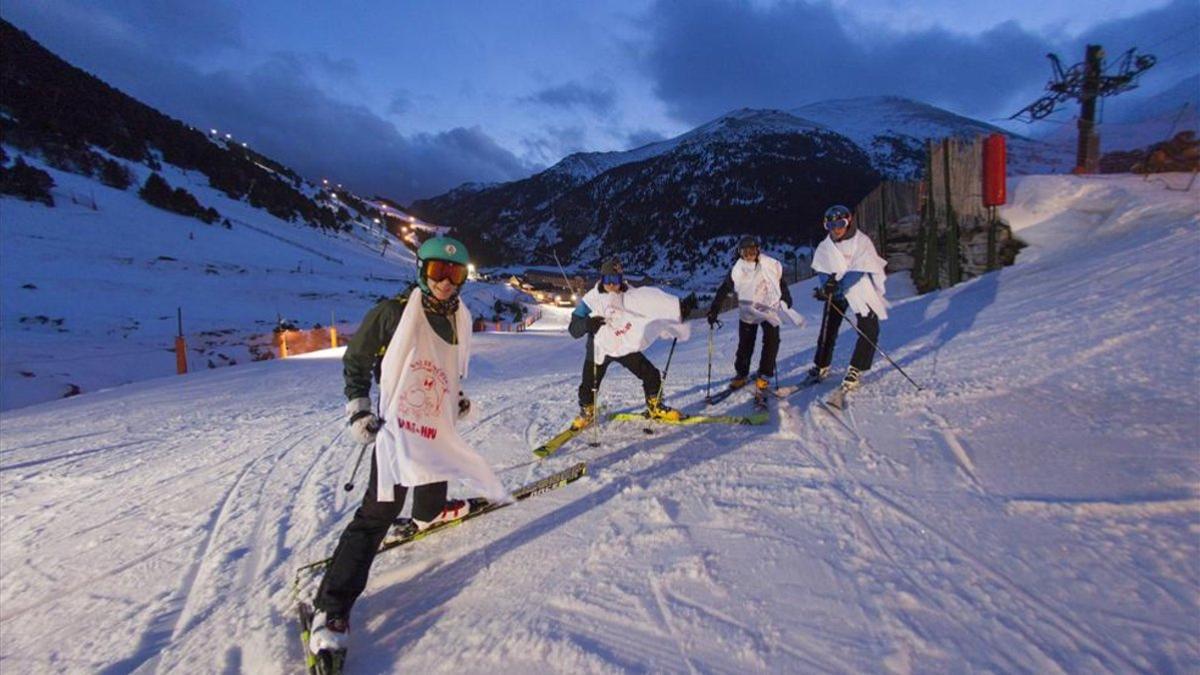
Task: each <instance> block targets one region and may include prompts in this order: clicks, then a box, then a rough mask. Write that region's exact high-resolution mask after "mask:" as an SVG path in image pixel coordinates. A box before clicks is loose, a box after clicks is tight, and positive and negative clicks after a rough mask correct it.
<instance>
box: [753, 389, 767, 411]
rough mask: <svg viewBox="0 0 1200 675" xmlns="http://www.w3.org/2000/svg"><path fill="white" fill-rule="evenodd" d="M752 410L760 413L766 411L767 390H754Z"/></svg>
mask: <svg viewBox="0 0 1200 675" xmlns="http://www.w3.org/2000/svg"><path fill="white" fill-rule="evenodd" d="M754 409H755V410H760V411H761V410H766V409H767V390H765V389H758V390H755V392H754Z"/></svg>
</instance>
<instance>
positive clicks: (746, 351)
mask: <svg viewBox="0 0 1200 675" xmlns="http://www.w3.org/2000/svg"><path fill="white" fill-rule="evenodd" d="M756 337H758V324H756V323H746V322H745V321H739V322H738V346H737V354H736V355H735V356H734V359H733V370H734V373H735V377H736V378H737V379H739V380H744V379H746V378H747V377H748V376H749V375H750V357H752V356H754V339H755V338H756Z"/></svg>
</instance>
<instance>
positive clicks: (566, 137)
mask: <svg viewBox="0 0 1200 675" xmlns="http://www.w3.org/2000/svg"><path fill="white" fill-rule="evenodd" d="M586 143H587V130H585V129H584V128H583V127H580V126H549V127H546V128H544V129H543V130H542V133H541V134H539V135H536V136H532V137H527V138H524V139H522V140H521V144H522V145H523V146H524V147H525V158H526V160H527V161H528V162H529V163H530V164H531V165H532V164H538V165H546V164H553V163H554V162H557V161H558V160H560V159H562V158H563V157H566V156H567V155H569V154H571V153H573V152H581V151H584V150H587V149H588V147H587V145H586Z"/></svg>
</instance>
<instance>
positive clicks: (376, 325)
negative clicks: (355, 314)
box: [342, 300, 406, 401]
mask: <svg viewBox="0 0 1200 675" xmlns="http://www.w3.org/2000/svg"><path fill="white" fill-rule="evenodd" d="M405 302H406V300H385V301H383V302H381V303H379V304H377V305H375V306H374V307H372V308H371V310H370V311H369V312H367V315H366V316H365V317H363V320H362V323H361V324H359V326H358V330H357V331H355V333H354V337H352V338H350V343H349V344H347V345H346V353H345V355H343V356H342V379H343V380H344V381H345V385H346V389H345V392H346V399H347V400H349V401H353V400H354V399H357V398H366V399H370V396H371V380H372V379H373V378H374V373H375V361H376V360H377V359H378V358H379V357H380V355H382V354H383V351H384V349H386V348H387V345H388V343H389V342H391V341H392V334H393V333H395V332H396V326H397V325H399V324H400V316H401V315H402V314H403V313H404V305H405Z"/></svg>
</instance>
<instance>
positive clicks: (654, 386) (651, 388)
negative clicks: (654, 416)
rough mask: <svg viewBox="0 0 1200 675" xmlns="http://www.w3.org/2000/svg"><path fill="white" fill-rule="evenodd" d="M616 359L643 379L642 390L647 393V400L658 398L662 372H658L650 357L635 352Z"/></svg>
mask: <svg viewBox="0 0 1200 675" xmlns="http://www.w3.org/2000/svg"><path fill="white" fill-rule="evenodd" d="M615 360H616V362H617V363H620V364H621V365H622V366H625V369H626V370H628V371H629V372H631V373H633V374H634V375H635V376H636V377H637V378H638V379H639V380H641V381H642V392H643V393H645V395H646V400H647V401H649V400H650V399H652V398H658V395H659V393H660V390H661V389H662V374H661V373H659V372H658V368H655V367H654V364H653V363H650V359H648V358H646V355H645V354H643V353H641V352H634V353H632V354H626V355H625V356H622V357H621V358H619V359H615Z"/></svg>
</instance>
